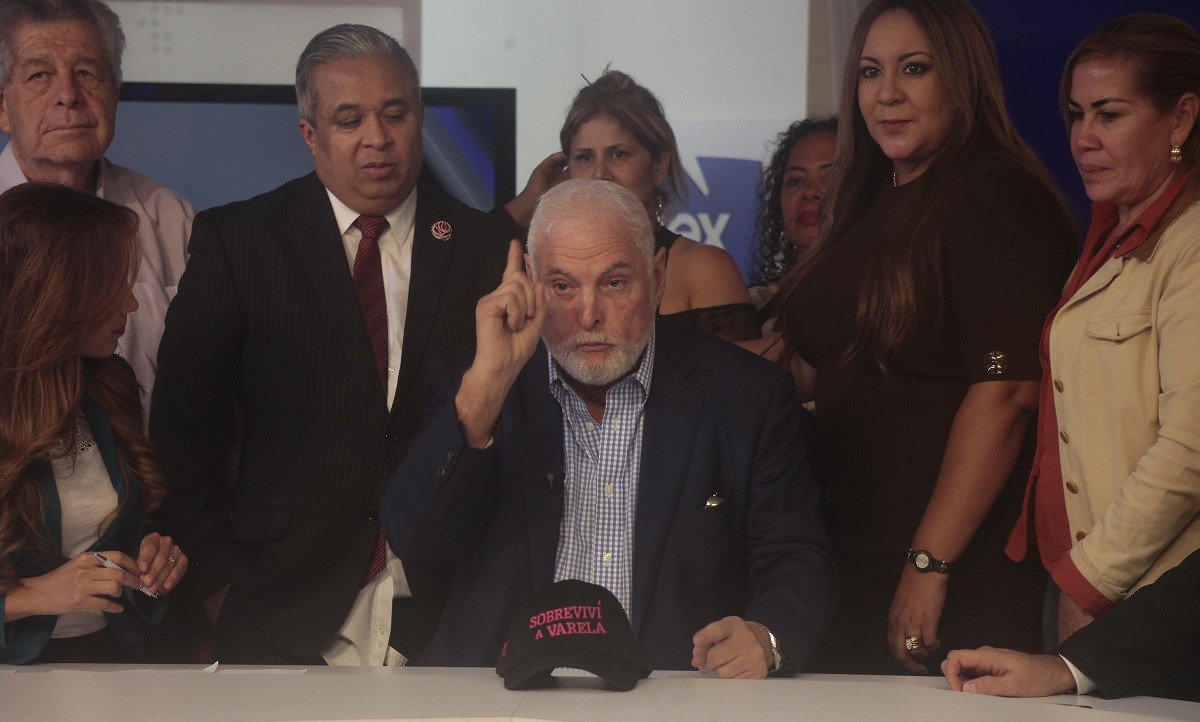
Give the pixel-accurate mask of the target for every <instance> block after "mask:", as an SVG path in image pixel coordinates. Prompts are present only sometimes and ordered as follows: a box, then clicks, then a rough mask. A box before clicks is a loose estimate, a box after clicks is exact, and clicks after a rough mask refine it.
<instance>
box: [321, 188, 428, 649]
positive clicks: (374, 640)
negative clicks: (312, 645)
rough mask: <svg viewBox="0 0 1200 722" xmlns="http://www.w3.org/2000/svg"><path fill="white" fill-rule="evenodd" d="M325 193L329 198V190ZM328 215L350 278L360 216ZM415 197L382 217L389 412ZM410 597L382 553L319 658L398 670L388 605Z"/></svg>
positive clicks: (337, 204) (339, 208)
mask: <svg viewBox="0 0 1200 722" xmlns="http://www.w3.org/2000/svg"><path fill="white" fill-rule="evenodd" d="M326 192H327V193H329V191H328V189H326ZM329 201H330V203H332V204H333V215H334V218H335V219H336V220H337V227H338V231H339V232H341V234H342V244H343V245H344V246H345V249H346V262H347V263H348V264H349V266H350V272H351V273H353V272H354V257H355V255H357V253H358V243H359V241H361V240H362V232H361V231H359V230H358V228H356V227H355V226H354V221H355V220H357V219H358V217H359V215H360V214H359V213H356V212H355V211H353V210H351V209H350V208H349V206H347V205H346V204H345V203H342V202H341V201H340V200H338V199H337V197H335V196H334V195H333V193H329ZM416 212H417V191H416V190H415V189H414V190H413V192H412V193H410V194H409V196H408V198H407V199H406V200H405V201H404V202H403V203H401V204H400V205H399V206H398V207H397V208H395V209H393V210H392V211H390V212H389V213H387V214H386V215H385V216H384V217H385V218H387V222H388V227H387V230H385V231H384V232H383V233H382V234H380V236H379V258H380V262H381V264H382V266H383V290H384V294H385V295H386V297H387V335H388V388H387V406H388V410H389V411H390V410H391V408H392V402H393V401H394V400H395V396H396V383H397V380H398V379H399V372H400V357H401V354H402V352H403V349H404V318H405V315H406V314H407V313H408V288H409V278H410V276H411V272H412V247H413V227H414V224H415V222H416ZM409 596H412V592H410V591H409V588H408V580H407V579H406V578H405V576H404V567H403V565H402V564H401V563H400V560H399V559H397V558H396V555H394V554H392V550H391V549H390V548H389V549H388V550H387V566H386V567H384V570H383V571H382V572H380V573H379V574H378V575H377V576H376V577H375V578H374V579H372V580H371V581H370V583H368V584H367V585H366V586H365V587H363V588H362V589H360V590H359V591H358V596H357V597H355V599H354V606H352V607H351V608H350V615H349V616H348V617H347V618H346V621H345V623H343V624H342V628H341V629H339V630H338V631H337V633H336V634H335V635H334V637H333V640H332V641H331V642H330V643H329V645H328V646H326V647H325V649H324V650H322V652H321V657H322V658H323V659H324V660H325V661H326V662H327V663H328V664H331V665H335V666H374V667H378V666H382V665H385V664H386V665H397V664H403V663H404V661H405V660H404V658H403V656H402V655H400V654H399V653H398V652H396V651H395V650H394V649H391V648H390V647H389V646H388V639H389V638H390V637H391V632H392V600H393V599H396V598H400V597H409Z"/></svg>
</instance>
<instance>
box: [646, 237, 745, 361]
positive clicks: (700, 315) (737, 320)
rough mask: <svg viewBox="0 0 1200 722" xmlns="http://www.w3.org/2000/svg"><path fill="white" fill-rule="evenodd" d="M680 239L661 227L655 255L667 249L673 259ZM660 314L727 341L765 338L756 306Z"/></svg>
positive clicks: (656, 239) (726, 306) (712, 308)
mask: <svg viewBox="0 0 1200 722" xmlns="http://www.w3.org/2000/svg"><path fill="white" fill-rule="evenodd" d="M678 239H679V234H678V233H674V232H672V231H670V230H668V229H667V227H666V226H659V227H658V228H656V229H655V230H654V252H655V253H658V251H659V249H666V251H667V259H669V258H670V256H671V246H673V245H675V241H676V240H678ZM659 315H660V316H662V317H663V318H669V319H671V320H672V321H674V322H676V323H681V324H683V325H684V326H689V327H691V328H694V329H696V330H697V331H701V332H703V333H707V334H709V335H710V336H716V337H717V338H723V339H725V340H726V341H746V340H749V339H754V338H759V337H760V336H761V335H762V334H761V333H760V331H759V322H758V313H757V311H756V310H755V308H754V304H753V303H727V304H724V305H722V306H708V307H706V308H689V309H687V310H686V311H678V312H676V313H662V312H659Z"/></svg>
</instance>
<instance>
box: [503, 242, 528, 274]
mask: <svg viewBox="0 0 1200 722" xmlns="http://www.w3.org/2000/svg"><path fill="white" fill-rule="evenodd" d="M514 273H520V274H521V275H525V249H524V248H522V247H521V242H520V241H518V240H516V239H515V238H514V239H513V240H511V241H509V242H508V260H507V261H505V263H504V278H505V279H506V280H507V279H508V278H509V277H510V276H512V275H513V274H514Z"/></svg>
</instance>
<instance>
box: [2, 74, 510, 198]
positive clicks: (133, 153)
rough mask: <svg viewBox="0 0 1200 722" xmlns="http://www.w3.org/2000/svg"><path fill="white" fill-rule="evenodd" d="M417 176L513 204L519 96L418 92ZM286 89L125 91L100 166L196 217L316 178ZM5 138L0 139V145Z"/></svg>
mask: <svg viewBox="0 0 1200 722" xmlns="http://www.w3.org/2000/svg"><path fill="white" fill-rule="evenodd" d="M421 94H422V99H423V100H424V103H425V126H424V146H425V164H424V168H423V169H422V176H423V177H424V178H425V179H427V180H433V181H434V182H437V183H438V184H440V185H441V186H442V187H443V188H444V189H445V190H446V191H448V192H449V193H451V194H452V195H454V196H456V197H457V198H459V199H460V200H462V201H463V202H464V203H467V204H468V205H471V206H474V207H475V208H479V209H480V210H485V211H486V210H489V209H491V208H493V207H495V206H496V205H498V204H499V203H503V202H505V201H507V200H509V199H510V198H512V197H513V195H514V193H515V183H516V90H514V89H512V88H423V89H422V90H421ZM297 122H298V114H297V111H296V94H295V91H294V89H293V88H292V86H290V85H227V84H199V83H134V82H130V83H125V84H124V85H123V86H122V87H121V102H120V104H118V105H117V133H116V137H115V138H114V139H113V143H112V145H111V146H110V147H109V150H108V153H107V156H108V158H109V159H110V160H112V161H113V162H114V163H117V164H118V165H123V166H126V167H128V168H132V169H133V170H136V171H137V172H139V173H141V174H142V175H145V176H149V177H150V178H153V179H154V180H156V181H158V182H160V183H162V184H164V185H166V186H167V187H169V188H172V189H173V190H175V191H178V192H179V193H181V194H182V195H183V196H184V197H185V198H187V199H188V200H190V201H191V202H192V203H193V204H194V205H195V206H196V208H197V209H198V210H203V209H205V208H211V207H212V206H216V205H221V204H223V203H229V202H230V201H235V200H240V199H243V198H249V197H251V196H254V195H257V194H259V193H263V192H265V191H268V190H270V189H272V188H275V187H276V186H279V185H281V184H282V183H285V182H286V181H288V180H291V179H292V178H296V177H298V176H302V175H304V174H306V173H308V172H310V171H311V170H312V169H313V160H312V154H311V153H310V152H309V150H308V146H306V145H305V144H304V141H303V140H302V139H301V138H300V133H299V131H298V129H297ZM6 142H7V138H6V137H4V135H3V134H2V133H0V145H3V144H4V143H6Z"/></svg>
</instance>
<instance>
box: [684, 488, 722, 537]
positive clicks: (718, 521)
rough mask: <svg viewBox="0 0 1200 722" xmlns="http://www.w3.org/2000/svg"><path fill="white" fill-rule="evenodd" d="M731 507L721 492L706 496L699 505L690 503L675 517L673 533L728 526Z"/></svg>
mask: <svg viewBox="0 0 1200 722" xmlns="http://www.w3.org/2000/svg"><path fill="white" fill-rule="evenodd" d="M732 507H733V503H732V502H731V501H729V499H728V497H727V496H726V495H725V494H723V493H721V492H716V493H715V494H710V495H707V496H706V497H705V499H704V500H702V501H701V502H700V503H699V504H696V503H695V502H692V503H690V504H688V505H687V506H686V507H685V508H682V509H680V510H679V513H678V515H676V517H675V532H676V533H677V534H684V533H689V532H695V531H707V530H712V529H719V528H721V527H724V526H728V525H729V514H730V509H731V508H732Z"/></svg>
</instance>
